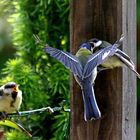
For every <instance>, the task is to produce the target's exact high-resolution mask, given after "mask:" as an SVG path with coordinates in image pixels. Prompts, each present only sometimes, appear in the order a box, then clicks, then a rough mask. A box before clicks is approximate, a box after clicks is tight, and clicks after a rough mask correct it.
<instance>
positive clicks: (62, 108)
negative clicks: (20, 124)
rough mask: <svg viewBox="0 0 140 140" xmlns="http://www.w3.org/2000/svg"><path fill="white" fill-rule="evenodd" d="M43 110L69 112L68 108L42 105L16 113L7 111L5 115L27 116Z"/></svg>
mask: <svg viewBox="0 0 140 140" xmlns="http://www.w3.org/2000/svg"><path fill="white" fill-rule="evenodd" d="M45 111H47V112H50V113H54V112H56V111H64V112H70V109H64V107H54V108H51V107H43V108H40V109H35V110H29V111H20V112H17V113H8V114H7V115H8V116H12V117H13V116H27V115H34V114H40V113H43V112H45Z"/></svg>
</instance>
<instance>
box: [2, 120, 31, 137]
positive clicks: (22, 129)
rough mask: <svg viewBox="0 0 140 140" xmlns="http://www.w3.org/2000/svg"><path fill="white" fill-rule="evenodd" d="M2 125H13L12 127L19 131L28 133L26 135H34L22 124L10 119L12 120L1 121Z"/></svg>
mask: <svg viewBox="0 0 140 140" xmlns="http://www.w3.org/2000/svg"><path fill="white" fill-rule="evenodd" d="M0 125H5V126H8V127H11V128H15V129H17V130H19V131H23V132H24V133H26V135H28V136H29V137H32V135H31V134H30V133H29V132H28V131H27V130H26V129H25V128H24V127H23V126H21V125H20V124H18V123H15V122H13V121H10V120H3V121H0Z"/></svg>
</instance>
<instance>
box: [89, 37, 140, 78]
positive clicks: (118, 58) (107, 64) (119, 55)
mask: <svg viewBox="0 0 140 140" xmlns="http://www.w3.org/2000/svg"><path fill="white" fill-rule="evenodd" d="M89 43H90V44H91V45H92V46H93V50H94V51H95V50H96V51H97V50H99V49H102V48H105V47H107V46H112V44H111V43H109V42H107V41H102V40H99V39H97V38H93V39H90V40H89ZM120 43H121V42H120ZM120 45H121V44H120ZM124 64H125V65H126V66H127V67H128V68H129V69H131V70H132V71H133V72H134V73H135V74H136V75H137V77H138V78H140V74H139V73H138V72H137V70H136V66H135V64H134V62H133V61H132V60H131V58H130V57H129V56H128V55H127V54H126V53H124V52H123V51H121V50H120V49H118V50H117V51H116V53H115V54H114V55H113V56H112V57H108V59H107V60H106V61H104V62H103V63H102V64H101V67H99V68H100V69H99V70H106V69H113V68H116V67H122V66H124Z"/></svg>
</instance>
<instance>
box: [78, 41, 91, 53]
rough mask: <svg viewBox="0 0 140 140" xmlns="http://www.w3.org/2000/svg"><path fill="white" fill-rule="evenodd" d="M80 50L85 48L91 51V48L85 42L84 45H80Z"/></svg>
mask: <svg viewBox="0 0 140 140" xmlns="http://www.w3.org/2000/svg"><path fill="white" fill-rule="evenodd" d="M80 48H85V49H88V50H90V51H92V46H91V44H90V43H89V42H85V43H83V44H81V45H80Z"/></svg>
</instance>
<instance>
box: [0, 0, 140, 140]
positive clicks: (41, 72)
mask: <svg viewBox="0 0 140 140" xmlns="http://www.w3.org/2000/svg"><path fill="white" fill-rule="evenodd" d="M137 23H138V24H137V45H138V46H137V52H138V54H137V55H138V57H137V58H138V59H137V60H138V70H139V73H140V47H139V46H140V0H138V1H137ZM33 34H36V35H38V36H39V37H40V38H41V40H43V41H44V42H47V43H48V44H49V45H50V46H53V47H56V48H59V49H61V50H66V51H69V0H32V1H31V0H22V1H19V0H12V1H11V0H0V62H1V63H0V64H1V65H0V71H1V72H0V76H1V78H0V85H2V84H3V83H5V82H7V81H15V82H17V83H19V84H20V89H21V90H22V91H23V104H22V107H21V110H29V109H37V108H41V107H46V106H51V107H56V106H58V107H59V106H62V101H63V100H66V102H65V106H64V107H65V108H69V107H70V105H69V96H70V93H69V92H70V91H69V89H70V87H69V81H70V77H69V71H68V70H67V69H65V68H64V66H63V65H61V64H60V63H58V62H57V61H55V59H52V58H50V56H49V55H46V54H45V53H44V52H43V51H42V48H43V46H41V45H38V44H37V43H36V42H35V40H34V38H33ZM52 40H53V41H52ZM58 67H59V69H58ZM139 85H140V80H138V92H137V93H138V94H137V95H138V104H137V108H139V107H140V86H139ZM14 120H15V121H16V122H19V120H18V119H16V118H15V119H14ZM69 121H70V120H69V113H67V112H64V111H58V112H55V113H54V114H50V113H42V114H39V115H33V116H28V117H22V118H20V123H22V124H23V125H24V126H25V128H26V129H28V130H29V131H31V132H32V134H33V139H34V140H68V139H69ZM4 129H5V132H6V137H7V139H8V140H15V139H16V140H28V139H29V138H28V137H27V136H26V135H24V134H23V133H20V132H19V131H16V130H13V129H8V128H4ZM137 140H140V113H139V112H138V113H137Z"/></svg>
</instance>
